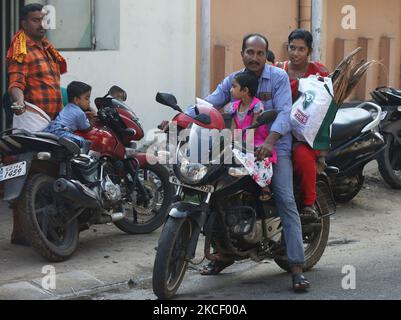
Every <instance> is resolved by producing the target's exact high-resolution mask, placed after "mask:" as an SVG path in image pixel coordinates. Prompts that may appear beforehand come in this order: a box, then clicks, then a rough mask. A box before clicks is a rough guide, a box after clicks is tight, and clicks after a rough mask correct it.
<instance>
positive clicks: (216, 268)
mask: <svg viewBox="0 0 401 320" xmlns="http://www.w3.org/2000/svg"><path fill="white" fill-rule="evenodd" d="M233 263H234V261H211V262H209V263H208V264H207V265H206V266H204V267H203V269H201V270H200V271H199V273H200V274H201V275H202V276H215V275H217V274H219V273H220V272H221V271H223V270H224V269H225V268H227V267H229V266H231V265H232V264H233Z"/></svg>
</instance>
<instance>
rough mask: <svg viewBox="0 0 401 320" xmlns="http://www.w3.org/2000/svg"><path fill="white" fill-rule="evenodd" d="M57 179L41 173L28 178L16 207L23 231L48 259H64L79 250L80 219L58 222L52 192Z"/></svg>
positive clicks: (57, 260)
mask: <svg viewBox="0 0 401 320" xmlns="http://www.w3.org/2000/svg"><path fill="white" fill-rule="evenodd" d="M54 181H55V179H54V178H52V177H49V176H47V175H45V174H41V173H39V174H35V175H33V176H32V177H29V178H28V181H27V183H26V185H25V188H24V190H23V193H22V195H21V197H20V198H19V200H18V203H17V210H18V212H19V215H20V220H21V224H22V227H23V230H24V233H25V235H26V237H27V238H28V241H29V242H30V243H31V245H32V246H33V247H34V248H35V249H36V251H37V252H38V253H39V254H40V255H41V256H42V257H44V258H45V259H46V260H47V261H49V262H61V261H65V260H67V259H69V258H70V257H71V256H72V255H73V253H74V252H75V250H76V249H77V247H78V238H79V226H78V221H77V219H74V220H73V221H72V222H71V223H70V224H68V225H67V226H62V227H60V226H59V225H58V224H57V218H56V216H57V214H59V212H58V207H57V198H56V197H55V195H54V193H53V183H54Z"/></svg>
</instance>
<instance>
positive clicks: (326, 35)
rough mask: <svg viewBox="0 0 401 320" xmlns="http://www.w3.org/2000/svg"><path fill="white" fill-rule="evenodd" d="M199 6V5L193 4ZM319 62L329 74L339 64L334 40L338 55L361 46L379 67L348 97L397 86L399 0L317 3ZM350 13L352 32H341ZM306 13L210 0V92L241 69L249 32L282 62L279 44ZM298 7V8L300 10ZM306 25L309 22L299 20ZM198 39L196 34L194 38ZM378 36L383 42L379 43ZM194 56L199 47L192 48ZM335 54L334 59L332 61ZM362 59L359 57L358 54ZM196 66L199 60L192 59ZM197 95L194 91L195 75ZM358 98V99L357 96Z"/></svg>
mask: <svg viewBox="0 0 401 320" xmlns="http://www.w3.org/2000/svg"><path fill="white" fill-rule="evenodd" d="M198 1H199V0H198ZM322 2H323V6H324V10H323V26H322V29H323V30H322V39H321V41H322V43H321V48H320V49H321V51H322V59H321V61H322V62H323V63H325V64H326V65H327V67H328V68H329V69H330V70H333V68H334V67H335V66H336V62H337V60H338V59H339V57H338V55H339V53H338V52H339V48H338V46H337V42H336V41H337V40H336V39H341V40H342V41H343V45H344V50H343V52H342V54H343V55H342V56H341V58H342V57H343V56H344V54H347V53H349V52H350V51H351V50H352V49H354V48H356V47H357V46H359V45H366V48H365V49H366V50H365V52H364V53H365V54H366V56H365V58H367V59H376V60H381V61H382V62H383V64H384V65H385V67H379V66H375V67H373V68H372V69H371V70H370V71H369V73H368V75H367V77H366V79H364V80H363V81H362V83H361V85H360V86H359V88H357V90H355V94H353V96H352V97H353V98H360V99H363V98H368V97H369V95H368V94H369V92H370V91H371V90H372V89H374V88H375V87H377V86H378V85H383V84H388V85H391V86H394V87H398V88H400V87H401V1H400V0H386V1H383V0H336V1H333V0H323V1H322ZM345 5H353V6H354V7H355V9H356V18H357V26H356V29H355V30H344V29H343V28H342V25H341V21H342V19H343V17H344V15H343V14H342V13H341V10H342V8H343V6H345ZM299 6H301V11H302V12H303V13H304V14H305V10H309V6H310V1H306V0H282V1H273V0H252V1H248V2H246V1H243V0H211V60H212V61H211V67H210V68H211V88H210V89H211V90H213V89H214V88H215V87H216V85H217V83H219V82H220V81H221V80H222V78H223V77H224V75H227V74H229V73H230V72H232V71H234V70H237V69H239V68H241V67H242V61H241V56H240V51H241V44H242V38H243V36H244V35H245V34H247V33H250V32H259V33H262V34H264V35H266V36H267V38H268V39H269V41H270V48H271V49H272V50H273V51H274V52H275V54H276V60H285V59H287V54H286V50H285V48H284V44H285V43H286V40H287V37H288V34H289V33H290V32H291V31H292V30H293V29H295V28H297V27H298V23H299V18H300V17H299V14H300V9H299ZM302 7H303V9H302ZM301 24H303V25H308V24H309V22H307V21H301ZM198 37H199V34H198ZM383 37H384V38H383ZM198 54H199V44H198ZM336 54H337V56H336ZM361 57H363V55H361ZM197 61H198V63H199V58H198V59H197ZM197 74H198V79H197V80H198V81H197V92H199V82H200V80H199V72H198V73H197ZM362 96H363V97H362Z"/></svg>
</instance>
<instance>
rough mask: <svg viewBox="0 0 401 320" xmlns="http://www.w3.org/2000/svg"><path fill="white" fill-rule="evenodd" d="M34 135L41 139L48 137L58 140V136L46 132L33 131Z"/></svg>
mask: <svg viewBox="0 0 401 320" xmlns="http://www.w3.org/2000/svg"><path fill="white" fill-rule="evenodd" d="M34 135H35V136H36V137H38V138H41V139H48V140H53V141H56V142H59V140H60V138H59V137H57V136H56V135H55V134H52V133H47V132H35V133H34Z"/></svg>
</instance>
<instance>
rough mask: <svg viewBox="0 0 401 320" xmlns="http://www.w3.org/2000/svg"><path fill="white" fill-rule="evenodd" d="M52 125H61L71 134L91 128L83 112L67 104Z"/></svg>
mask: <svg viewBox="0 0 401 320" xmlns="http://www.w3.org/2000/svg"><path fill="white" fill-rule="evenodd" d="M54 124H61V125H63V126H65V127H67V128H68V130H69V131H71V132H74V131H77V130H86V129H88V128H89V127H90V126H91V125H90V123H89V120H88V118H87V117H86V114H85V112H84V111H83V110H82V109H81V108H80V107H78V106H77V105H75V104H73V103H69V104H67V105H66V106H65V107H64V108H63V109H62V110H61V112H60V113H59V114H58V116H57V118H56V119H55V120H54Z"/></svg>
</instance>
